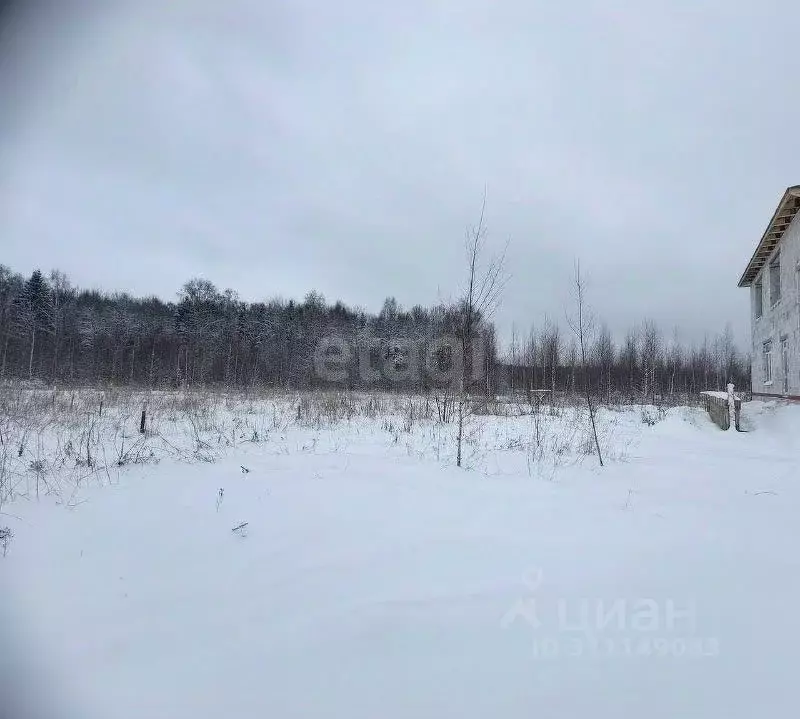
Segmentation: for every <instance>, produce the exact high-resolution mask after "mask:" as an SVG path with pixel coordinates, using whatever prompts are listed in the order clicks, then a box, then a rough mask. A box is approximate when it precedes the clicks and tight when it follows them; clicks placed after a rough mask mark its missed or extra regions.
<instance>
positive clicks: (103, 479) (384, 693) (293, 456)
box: [0, 399, 800, 719]
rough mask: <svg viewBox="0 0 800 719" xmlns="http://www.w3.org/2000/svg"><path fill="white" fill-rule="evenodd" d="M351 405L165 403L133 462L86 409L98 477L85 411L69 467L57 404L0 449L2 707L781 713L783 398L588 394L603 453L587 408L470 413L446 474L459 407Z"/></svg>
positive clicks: (788, 706) (788, 468)
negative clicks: (6, 534) (178, 406)
mask: <svg viewBox="0 0 800 719" xmlns="http://www.w3.org/2000/svg"><path fill="white" fill-rule="evenodd" d="M59 401H61V400H59ZM369 401H370V400H369V399H362V400H359V402H360V404H358V406H357V407H355V409H354V410H353V412H352V413H350V412H345V413H344V415H343V416H338V415H337V416H336V417H333V418H331V416H330V414H328V415H324V416H323V415H319V416H317V417H316V419H314V417H313V416H312V414H308V413H306V412H305V409H303V410H302V411H301V410H297V408H296V405H295V404H294V400H291V401H290V400H280V401H275V402H274V403H273V406H272V407H271V408H269V409H265V408H264V407H263V406H257V407H255V408H253V407H252V406H251V407H250V409H251V410H252V412H251V411H250V410H248V411H246V412H244V413H237V411H235V410H233V409H231V408H230V407H228V406H227V405H225V406H221V407H220V409H219V412H218V414H217V415H214V417H213V418H212V419H213V421H212V419H209V415H206V419H207V420H208V421H207V422H206V424H205V426H202V427H198V426H197V423H196V422H195V423H193V425H192V426H193V427H195V428H197V432H194V430H193V431H192V432H189V433H185V432H183V431H182V430H179V429H177V428H176V427H175V426H173V425H172V424H170V419H169V412H168V411H166V410H164V409H163V407H162V410H156V411H154V412H155V413H154V419H153V422H154V429H153V430H152V435H148V442H149V443H150V444H148V445H147V446H148V449H146V450H143V449H142V447H140V448H139V449H140V450H142V451H141V453H140V454H139V455H138V457H139V460H140V461H130V462H123V463H122V465H119V464H114V462H112V461H109V460H108V456H110V455H112V454H114V452H113V451H112V447H116V449H117V450H118V449H119V442H120V439H119V437H117V438H116V439H115V438H114V434H113V431H112V429H111V427H112V425H104V427H106V429H105V430H103V431H105V432H106V434H105V435H103V431H100V429H98V432H99V434H101V435H102V436H103V437H105V439H104V440H102V441H105V443H106V450H105V454H106V462H105V465H104V467H105V468H104V469H103V470H102V471H101V470H100V469H99V468H98V466H97V465H95V466H94V467H87V466H82V465H81V461H80V457H81V456H82V454H81V453H82V452H83V450H77V449H75V447H77V444H78V439H77V438H78V436H79V434H80V432H83V431H85V430H83V429H81V428H82V427H84V424H83V422H81V424H80V426H78V425H77V424H76V426H74V427H72V428H71V429H70V430H69V431H71V432H73V433H74V434H73V435H70V441H72V440H73V439H74V442H73V445H74V447H73V452H74V453H75V454H76V455H77V459H76V460H75V461H74V462H72V463H71V464H69V465H68V464H67V463H65V464H63V465H62V466H61V467H58V466H56V464H57V463H53V462H52V461H51V459H48V458H52V457H53V456H54V452H55V451H56V448H57V445H62V446H63V445H65V444H66V441H63V442H62V441H61V440H57V439H56V438H57V436H58V433H57V432H55V430H54V429H53V427H54V426H55V425H53V424H52V423H51V424H48V425H47V427H48V428H49V429H47V430H46V431H42V432H39V434H38V435H36V436H38V437H39V440H38V441H39V445H38V446H32V445H31V443H30V442H29V443H28V444H27V445H26V449H25V453H24V454H23V456H22V457H19V458H17V457H16V452H12V453H10V455H9V457H8V458H7V459H6V460H4V461H7V462H9V463H12V464H13V462H22V461H23V460H24V462H25V466H26V467H28V472H27V474H25V475H23V474H22V472H21V470H20V469H19V467H17V468H16V469H13V471H12V470H11V469H9V470H7V474H6V485H7V488H8V485H9V484H11V483H12V478H13V485H14V487H15V490H14V492H13V495H14V496H13V497H11V496H10V493H8V492H7V496H6V501H5V503H4V504H3V506H2V507H1V508H0V512H2V514H0V527H1V526H5V525H7V526H8V527H9V528H11V529H12V530H13V533H14V536H13V538H12V539H11V541H10V543H9V544H8V551H7V556H6V557H5V558H2V557H0V646H3V647H4V649H3V652H2V655H0V705H2V706H0V709H8V707H9V705H10V704H11V703H12V702H13V701H16V702H17V713H16V716H24V714H22V713H21V711H20V709H19V707H21V706H24V707H26V708H28V709H29V710H30V711H31V714H30V715H31V716H48V717H70V718H71V717H87V718H89V719H95V718H101V717H102V718H104V719H105V718H108V717H115V718H119V719H127V718H128V717H131V718H133V717H135V718H136V719H141V718H142V717H171V718H184V717H185V718H187V719H202V718H204V717H215V718H216V717H220V716H226V717H229V716H238V717H259V718H260V717H276V718H284V717H287V718H288V717H298V718H299V717H304V718H305V717H309V718H315V717H334V718H341V719H354V718H361V717H363V718H365V719H366V718H367V717H369V718H373V717H390V718H398V719H399V718H400V717H403V718H405V717H430V718H431V719H433V718H434V717H436V718H439V717H444V716H452V717H475V718H476V719H477V718H479V717H480V718H481V719H483V718H484V717H487V716H497V717H506V718H508V717H511V718H517V717H518V718H519V719H522V718H523V717H524V718H525V719H529V718H530V717H532V716H544V717H569V718H573V717H580V716H591V717H648V718H653V717H726V718H729V717H747V718H748V719H751V718H752V717H754V716H765V717H766V716H769V717H780V716H786V717H789V716H795V715H796V710H797V707H798V706H800V685H798V682H797V680H796V678H795V673H796V671H795V657H796V653H797V650H798V642H800V612H798V609H797V598H798V597H800V558H799V554H800V553H798V549H797V547H798V541H797V540H798V538H799V537H800V529H798V526H799V525H798V521H797V517H798V515H799V514H800V511H799V510H800V485H799V481H800V472H799V471H798V469H800V464H799V463H798V461H799V460H800V439H798V438H800V406H786V405H782V404H777V403H769V404H765V403H759V402H752V403H747V404H746V405H745V407H744V418H745V419H744V421H745V428H746V429H747V430H749V431H747V432H746V433H736V432H734V431H729V432H722V431H720V430H719V429H717V428H716V427H715V426H714V425H713V424H712V423H711V421H710V420H709V419H708V418H707V417H706V416H705V415H704V413H703V411H702V410H700V409H694V408H692V409H690V408H677V409H672V410H669V411H667V413H666V414H665V415H664V416H661V415H659V413H658V412H656V410H654V409H652V408H651V409H645V410H642V409H641V408H635V409H626V410H617V411H611V410H603V411H602V412H601V417H600V424H601V428H602V443H603V445H604V448H605V449H606V451H607V455H608V460H609V461H608V462H607V466H606V467H605V468H603V469H600V468H599V467H598V463H597V458H596V457H595V456H593V455H592V454H591V444H590V443H587V442H586V436H585V429H584V425H585V422H584V421H583V420H584V418H583V416H582V415H581V413H580V412H579V411H577V410H572V409H565V410H563V411H562V412H561V414H560V416H550V415H549V414H547V413H545V414H544V415H543V416H540V417H538V418H533V417H530V416H523V417H514V416H511V417H497V416H481V417H477V418H475V421H474V422H473V423H472V424H471V425H470V430H469V438H470V444H469V452H468V458H469V462H468V464H469V466H470V468H469V469H466V470H464V469H462V470H459V469H456V468H455V467H454V466H453V461H452V454H453V449H454V448H453V447H452V441H451V439H452V433H451V429H452V428H450V427H447V426H444V427H443V426H442V425H440V424H439V423H437V422H436V421H435V420H432V419H428V418H424V419H419V418H414V410H411V409H410V405H408V409H407V408H406V405H405V404H403V401H401V400H396V401H395V402H394V404H393V405H392V404H391V403H390V402H389V401H387V402H386V403H384V405H382V406H381V407H373V408H372V409H373V410H374V411H372V412H370V411H369V405H368V403H369ZM54 403H55V401H54ZM120 406H122V405H120ZM136 407H138V405H137V404H136V402H131V404H130V407H128V409H126V410H124V411H123V410H122V409H119V408H118V407H117V405H113V404H112V406H111V409H107V410H105V412H106V416H107V417H108V416H109V413H110V416H112V417H114V416H122V415H124V417H125V422H126V423H127V425H131V422H133V423H134V424H135V421H136V412H135V411H134V410H135V409H136ZM158 411H163V416H162V415H159V414H158ZM115 412H116V413H117V415H115ZM125 412H127V414H125ZM420 412H421V410H420ZM335 413H336V411H334V414H335ZM348 414H350V415H351V416H350V417H349V419H348V417H347V415H348ZM418 416H419V415H418ZM298 417H300V418H301V419H300V420H298V419H297V418H298ZM643 420H647V421H643ZM537 423H538V432H539V442H538V444H537V443H536V442H535V441H533V440H532V438H533V437H535V435H536V431H537ZM127 425H126V426H127ZM59 426H61V425H59ZM131 426H133V425H131ZM234 426H235V429H234V431H233V434H230V433H229V430H230V428H231V427H234ZM48 432H49V433H50V434H48ZM159 435H161V436H159ZM256 435H258V436H257V441H256ZM31 436H34V434H31ZM181 437H183V439H184V440H185V442H184V445H181V444H180V442H181ZM214 437H216V438H217V439H216V440H215V439H214ZM220 438H225V439H224V440H223V439H220ZM62 439H63V436H62ZM95 441H96V442H99V441H101V440H95ZM127 441H128V442H129V443H130V442H136V441H137V440H136V437H135V432H131V433H130V435H129V439H128V440H127ZM115 442H116V444H115ZM33 444H36V443H33ZM167 445H170V446H172V447H173V449H174V452H172V453H171V454H169V453H168V454H164V455H163V456H161V455H159V456H156V455H155V454H153V455H152V456H151V454H149V453H150V452H151V449H149V448H150V447H152V448H155V447H166V446H167ZM128 446H130V445H128ZM95 449H96V447H95ZM98 452H99V449H96V451H95V455H97V454H98ZM29 453H34V454H35V455H36V456H34V454H30V455H29ZM90 453H91V443H90ZM122 455H124V450H123V452H122ZM122 455H121V456H122ZM114 456H116V455H114ZM37 458H38V459H37ZM156 459H159V460H160V461H158V462H156V461H155V460H156ZM212 459H213V460H214V461H204V460H212ZM37 461H38V462H39V464H34V465H33V468H32V469H31V463H33V462H37ZM42 463H44V464H42ZM9 466H12V465H11V464H10V465H9ZM76 468H77V469H76ZM68 470H69V472H68ZM78 470H80V471H81V472H84V474H83V475H80V476H79V475H75V471H78ZM89 470H92V471H91V472H90V471H89ZM70 472H71V473H70ZM23 479H24V482H23ZM37 484H38V487H39V493H40V497H39V499H38V500H37V499H36V491H35V490H36V486H37ZM46 490H50V491H49V493H48V491H46ZM220 492H221V493H220ZM245 522H246V523H247V524H246V526H245V527H244V528H243V529H240V530H236V531H234V528H235V527H237V526H239V525H241V524H242V523H245ZM35 708H38V709H39V711H40V713H39V714H35V713H33V709H35ZM0 713H2V714H3V715H10V714H9V712H8V711H5V712H0Z"/></svg>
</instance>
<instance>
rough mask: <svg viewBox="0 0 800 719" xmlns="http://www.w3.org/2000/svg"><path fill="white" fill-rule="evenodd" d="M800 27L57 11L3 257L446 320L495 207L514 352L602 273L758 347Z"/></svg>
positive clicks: (630, 313) (692, 334)
mask: <svg viewBox="0 0 800 719" xmlns="http://www.w3.org/2000/svg"><path fill="white" fill-rule="evenodd" d="M106 4H108V3H106ZM83 5H84V6H85V5H86V4H85V3H84V4H83ZM164 6H167V7H164ZM798 20H800V7H798V5H797V3H796V2H793V1H790V0H785V1H782V2H769V1H767V2H763V1H762V2H750V3H743V2H739V1H737V0H733V1H731V0H727V1H726V2H723V1H722V0H711V1H703V0H692V1H691V2H681V1H676V0H657V1H656V2H652V1H647V0H645V1H643V2H636V3H633V2H628V1H627V0H626V1H625V2H622V1H620V2H613V0H611V1H609V0H602V1H597V2H595V1H594V0H576V1H575V2H571V3H555V2H552V0H546V1H545V0H513V1H499V2H498V1H494V2H493V1H491V0H481V1H479V0H457V1H455V0H454V1H453V2H442V1H436V0H404V2H402V3H382V2H376V1H375V0H336V1H335V2H324V1H322V0H317V1H316V2H311V1H310V0H286V1H285V2H270V0H226V1H225V2H220V1H219V0H171V2H169V3H166V2H155V1H154V0H137V1H136V2H125V1H124V0H117V3H116V5H114V6H113V8H112V9H111V10H105V11H103V12H102V13H100V12H98V11H91V10H90V11H86V10H84V12H82V13H76V12H75V13H73V14H72V15H70V16H69V17H66V16H65V15H63V14H59V15H58V16H52V17H51V19H50V20H47V17H46V15H45V14H44V13H40V14H39V16H38V22H36V23H34V24H28V25H24V26H22V28H21V29H20V28H18V29H17V31H16V36H17V42H15V43H12V44H11V45H9V44H8V42H7V41H6V44H5V50H4V54H3V63H2V66H0V67H1V68H2V69H1V70H0V72H1V73H2V75H1V76H0V82H1V83H2V88H3V91H4V93H3V94H4V95H5V97H6V98H8V99H11V100H12V101H11V102H6V101H5V100H4V101H3V108H2V112H3V115H4V117H3V121H2V124H0V130H1V131H0V245H1V246H2V252H1V253H0V262H2V263H4V264H6V265H9V266H10V267H11V268H12V269H15V270H17V271H20V272H23V273H25V274H28V273H30V271H31V270H33V269H34V268H35V267H41V268H42V269H45V270H47V269H50V268H52V267H58V268H60V269H62V270H64V271H66V272H67V273H68V274H69V275H70V277H71V278H72V279H73V281H74V282H76V283H77V284H79V285H81V286H84V287H86V286H89V287H99V288H102V289H107V290H117V289H118V290H125V291H128V292H131V293H134V294H157V295H160V296H162V297H164V298H167V299H173V298H174V297H175V293H176V291H177V289H178V288H179V287H180V285H181V284H182V283H183V282H184V281H185V280H186V279H188V278H189V277H191V276H195V275H202V276H204V277H207V278H208V279H211V280H212V281H214V282H215V283H216V284H217V285H218V286H220V288H224V287H232V288H234V289H236V290H237V291H238V292H239V293H240V295H241V296H242V298H244V299H249V300H253V299H263V298H266V297H271V296H275V295H282V296H284V297H287V298H288V297H298V298H300V297H302V296H303V295H305V294H306V292H307V291H308V290H310V289H316V290H318V291H320V292H322V293H323V294H324V295H325V296H326V298H328V299H329V300H334V299H337V298H341V299H342V300H344V301H345V302H347V303H349V304H352V305H360V306H363V307H365V308H367V309H373V310H377V309H379V308H380V305H381V303H382V301H383V299H384V297H386V296H387V295H394V296H395V297H396V298H397V299H398V301H399V302H400V303H401V304H403V305H405V306H409V305H412V304H415V303H421V304H430V303H433V302H436V301H437V300H438V299H450V298H452V297H453V296H454V295H455V294H456V293H457V291H458V286H459V282H460V281H461V279H462V276H463V274H464V232H465V229H466V228H467V227H468V226H469V225H470V224H471V223H473V222H475V220H476V219H477V216H478V214H479V211H480V205H481V198H482V195H483V192H484V188H485V189H486V193H487V220H488V230H489V232H488V249H489V250H492V249H497V250H500V249H502V247H503V245H504V244H505V242H506V240H510V245H509V249H508V266H509V269H510V271H511V274H512V277H511V280H510V281H509V284H508V286H507V289H506V292H505V294H504V298H503V305H502V307H501V309H500V310H499V311H498V313H497V315H496V320H497V322H498V325H499V327H500V329H501V331H502V332H503V334H504V335H506V336H507V334H508V332H509V330H510V327H511V323H512V322H516V324H517V327H518V328H519V329H525V330H526V329H527V327H529V326H530V324H531V323H532V322H541V320H542V319H543V317H544V316H545V314H549V315H551V316H553V317H555V318H556V319H562V318H563V316H564V310H563V307H564V304H565V302H567V301H568V300H569V296H570V277H571V273H572V267H573V262H574V260H575V258H580V260H581V265H582V267H583V269H584V271H585V273H586V274H587V275H588V280H589V288H588V289H589V298H590V302H591V304H592V305H593V306H594V309H595V311H596V313H597V314H599V315H601V316H602V317H603V318H605V319H606V320H607V321H608V323H609V325H610V326H611V327H612V329H614V330H615V332H621V331H624V329H625V327H626V326H627V325H629V324H631V323H635V322H638V321H640V320H641V319H642V318H643V317H645V316H648V317H652V318H654V319H656V320H657V321H658V322H659V323H660V324H661V325H662V326H663V327H664V329H665V330H666V331H667V332H668V333H671V328H672V327H673V326H675V325H677V326H679V327H680V328H681V330H682V332H683V335H684V337H685V338H686V339H687V340H691V339H694V338H697V337H699V336H702V333H703V332H704V331H705V330H708V331H710V332H716V331H719V330H721V329H722V327H723V326H724V324H725V322H726V321H731V323H732V324H733V327H734V330H735V332H736V334H737V336H738V337H739V339H740V340H746V339H747V338H748V337H749V319H748V298H747V291H746V290H742V289H738V288H737V286H736V284H737V280H738V278H739V275H740V274H741V272H742V270H743V269H744V267H745V265H746V263H747V261H748V259H749V258H750V255H751V253H752V251H753V250H754V248H755V245H756V243H757V241H758V240H759V238H760V236H761V233H762V232H763V229H764V227H765V226H766V224H767V222H768V220H769V218H770V216H771V214H772V212H773V210H774V209H775V205H776V204H777V202H778V200H779V198H780V196H781V194H782V192H783V190H784V189H785V188H786V186H788V185H791V184H796V183H798V182H800V161H799V160H798V153H797V150H798V146H797V140H796V138H797V123H798V117H799V116H800V99H798V97H797V93H796V79H797V77H798V65H800V53H798V52H797V50H796V41H797V33H798V27H799V26H800V25H798ZM7 30H8V28H6V31H7ZM31 33H33V34H31ZM20 38H22V39H24V42H22V41H20Z"/></svg>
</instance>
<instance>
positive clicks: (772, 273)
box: [769, 252, 781, 305]
mask: <svg viewBox="0 0 800 719" xmlns="http://www.w3.org/2000/svg"><path fill="white" fill-rule="evenodd" d="M780 298H781V253H780V252H779V253H778V254H776V255H775V257H773V258H772V262H770V263H769V303H770V304H771V305H774V304H775V303H777V302H778V300H780Z"/></svg>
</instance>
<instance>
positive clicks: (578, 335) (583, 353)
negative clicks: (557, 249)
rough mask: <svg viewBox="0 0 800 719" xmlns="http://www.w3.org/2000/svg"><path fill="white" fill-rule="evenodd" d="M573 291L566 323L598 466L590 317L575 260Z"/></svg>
mask: <svg viewBox="0 0 800 719" xmlns="http://www.w3.org/2000/svg"><path fill="white" fill-rule="evenodd" d="M573 291H574V293H575V312H576V316H574V317H569V315H568V316H567V323H568V324H569V326H570V329H571V330H572V332H573V333H574V334H575V339H576V340H577V342H578V350H579V352H580V361H581V368H582V369H583V376H584V382H583V389H584V396H585V398H586V407H587V409H588V410H589V423H590V425H591V429H592V435H593V437H594V446H595V448H596V449H597V459H598V460H599V461H600V466H601V467H602V466H603V453H602V452H601V450H600V440H598V438H597V424H596V422H595V416H594V415H595V406H594V400H593V399H592V391H591V387H590V383H589V372H588V361H587V355H588V348H589V343H590V341H591V334H592V324H593V322H592V317H591V315H590V313H589V311H588V308H587V306H586V287H585V285H584V283H583V279H582V278H581V265H580V262H578V261H576V262H575V283H574V285H573Z"/></svg>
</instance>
